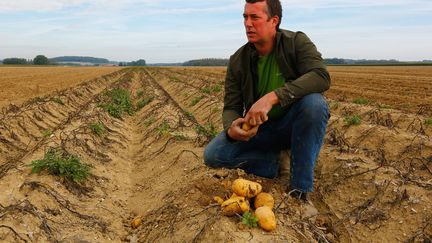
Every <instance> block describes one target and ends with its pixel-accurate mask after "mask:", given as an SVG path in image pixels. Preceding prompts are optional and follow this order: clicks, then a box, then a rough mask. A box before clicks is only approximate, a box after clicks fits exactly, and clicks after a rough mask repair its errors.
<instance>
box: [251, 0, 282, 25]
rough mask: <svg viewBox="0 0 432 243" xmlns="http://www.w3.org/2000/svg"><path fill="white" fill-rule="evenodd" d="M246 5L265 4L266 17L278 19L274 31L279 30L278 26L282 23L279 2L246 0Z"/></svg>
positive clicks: (274, 0) (275, 0) (277, 0)
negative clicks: (276, 17)
mask: <svg viewBox="0 0 432 243" xmlns="http://www.w3.org/2000/svg"><path fill="white" fill-rule="evenodd" d="M246 2H247V3H256V2H266V3H267V15H268V17H269V19H270V18H271V17H273V16H278V17H279V23H278V24H277V25H276V30H279V25H280V23H281V22H282V5H281V2H280V1H279V0H246Z"/></svg>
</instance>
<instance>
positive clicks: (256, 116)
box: [245, 91, 279, 126]
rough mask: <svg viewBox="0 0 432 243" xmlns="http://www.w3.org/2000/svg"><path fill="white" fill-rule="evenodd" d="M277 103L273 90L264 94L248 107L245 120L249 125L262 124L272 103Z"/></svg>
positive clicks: (266, 118) (277, 99)
mask: <svg viewBox="0 0 432 243" xmlns="http://www.w3.org/2000/svg"><path fill="white" fill-rule="evenodd" d="M278 103H279V98H278V97H277V95H276V93H275V92H274V91H272V92H270V93H268V94H266V95H264V96H263V97H261V98H260V99H259V100H258V101H257V102H255V104H253V105H252V107H251V108H250V109H249V111H248V113H247V114H246V116H245V121H247V122H248V123H249V124H250V125H251V126H257V125H261V124H263V123H264V122H266V121H267V120H268V116H267V113H269V111H270V110H271V108H272V107H273V105H276V104H278Z"/></svg>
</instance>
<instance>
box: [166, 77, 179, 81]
mask: <svg viewBox="0 0 432 243" xmlns="http://www.w3.org/2000/svg"><path fill="white" fill-rule="evenodd" d="M169 78H170V80H171V81H174V82H175V81H180V79H179V78H177V77H176V76H170V77H169Z"/></svg>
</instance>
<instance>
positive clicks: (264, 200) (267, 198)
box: [254, 192, 274, 209]
mask: <svg viewBox="0 0 432 243" xmlns="http://www.w3.org/2000/svg"><path fill="white" fill-rule="evenodd" d="M254 206H255V208H259V207H262V206H267V207H269V208H270V209H273V206H274V199H273V197H272V195H270V193H266V192H261V193H260V194H258V195H257V196H256V197H255V202H254Z"/></svg>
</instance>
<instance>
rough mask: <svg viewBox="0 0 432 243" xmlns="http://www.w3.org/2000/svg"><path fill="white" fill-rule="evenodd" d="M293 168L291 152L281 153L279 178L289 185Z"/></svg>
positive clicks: (283, 151)
mask: <svg viewBox="0 0 432 243" xmlns="http://www.w3.org/2000/svg"><path fill="white" fill-rule="evenodd" d="M290 168H291V152H290V151H289V150H288V149H286V150H282V151H281V152H280V165H279V178H280V179H281V180H282V181H284V182H286V184H288V181H289V178H290V174H291V171H290Z"/></svg>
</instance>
